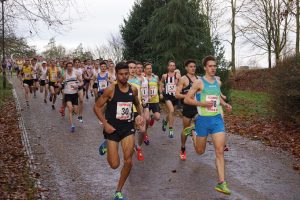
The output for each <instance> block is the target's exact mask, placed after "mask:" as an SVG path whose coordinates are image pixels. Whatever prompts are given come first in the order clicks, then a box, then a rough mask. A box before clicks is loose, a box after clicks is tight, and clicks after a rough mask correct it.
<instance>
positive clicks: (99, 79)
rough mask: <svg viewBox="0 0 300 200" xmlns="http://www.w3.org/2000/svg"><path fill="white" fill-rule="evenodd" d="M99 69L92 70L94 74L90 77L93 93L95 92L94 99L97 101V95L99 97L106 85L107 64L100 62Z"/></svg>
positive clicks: (107, 82)
mask: <svg viewBox="0 0 300 200" xmlns="http://www.w3.org/2000/svg"><path fill="white" fill-rule="evenodd" d="M99 70H100V71H98V69H97V70H96V71H95V72H94V76H93V79H92V82H91V84H92V85H93V89H94V94H95V101H97V99H98V97H100V96H101V95H102V94H103V92H104V90H105V89H106V88H107V87H108V84H109V81H108V78H109V76H108V72H107V66H106V63H105V62H103V61H102V62H101V63H100V69H99Z"/></svg>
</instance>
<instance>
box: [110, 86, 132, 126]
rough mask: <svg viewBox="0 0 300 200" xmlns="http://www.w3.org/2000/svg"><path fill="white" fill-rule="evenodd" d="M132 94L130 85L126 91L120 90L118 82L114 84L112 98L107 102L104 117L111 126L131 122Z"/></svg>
mask: <svg viewBox="0 0 300 200" xmlns="http://www.w3.org/2000/svg"><path fill="white" fill-rule="evenodd" d="M133 102H134V95H133V90H132V88H131V85H129V88H128V91H127V92H125V93H124V92H122V91H121V90H120V89H119V86H118V84H116V85H115V92H114V96H113V98H112V99H111V100H110V101H108V102H107V105H106V110H105V118H106V120H107V122H108V123H110V124H111V125H112V126H119V125H126V124H128V123H129V122H133V120H134V119H133Z"/></svg>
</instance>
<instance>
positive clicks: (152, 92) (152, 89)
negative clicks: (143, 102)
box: [150, 86, 157, 96]
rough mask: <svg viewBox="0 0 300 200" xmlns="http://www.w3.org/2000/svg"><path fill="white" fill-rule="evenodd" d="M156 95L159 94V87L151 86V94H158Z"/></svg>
mask: <svg viewBox="0 0 300 200" xmlns="http://www.w3.org/2000/svg"><path fill="white" fill-rule="evenodd" d="M156 95H157V87H156V86H150V96H156Z"/></svg>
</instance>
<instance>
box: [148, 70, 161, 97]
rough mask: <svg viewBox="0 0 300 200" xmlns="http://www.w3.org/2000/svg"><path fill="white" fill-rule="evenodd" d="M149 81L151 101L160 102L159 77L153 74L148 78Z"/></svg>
mask: <svg viewBox="0 0 300 200" xmlns="http://www.w3.org/2000/svg"><path fill="white" fill-rule="evenodd" d="M148 82H149V98H150V99H149V103H159V95H158V77H157V76H155V75H152V77H151V79H148Z"/></svg>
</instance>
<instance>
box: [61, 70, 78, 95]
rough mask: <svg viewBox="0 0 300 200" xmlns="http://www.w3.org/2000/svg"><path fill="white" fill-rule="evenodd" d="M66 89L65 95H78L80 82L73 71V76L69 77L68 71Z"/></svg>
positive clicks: (65, 82)
mask: <svg viewBox="0 0 300 200" xmlns="http://www.w3.org/2000/svg"><path fill="white" fill-rule="evenodd" d="M65 76H66V77H65V81H64V84H65V88H64V94H76V93H77V92H78V80H77V76H76V73H75V72H74V71H72V74H71V75H69V74H68V72H67V71H66V74H65Z"/></svg>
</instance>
